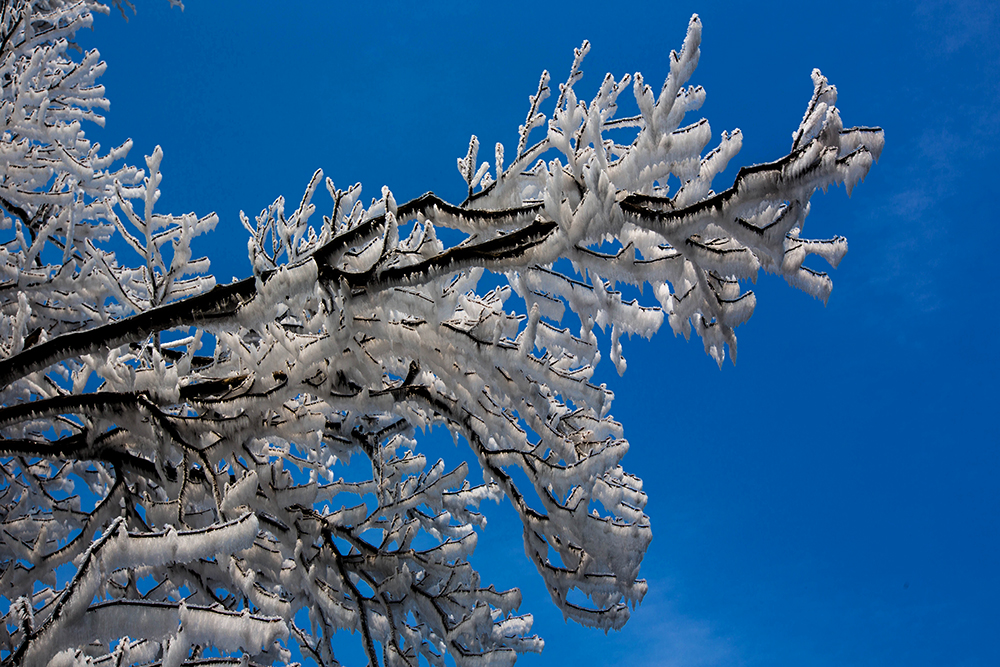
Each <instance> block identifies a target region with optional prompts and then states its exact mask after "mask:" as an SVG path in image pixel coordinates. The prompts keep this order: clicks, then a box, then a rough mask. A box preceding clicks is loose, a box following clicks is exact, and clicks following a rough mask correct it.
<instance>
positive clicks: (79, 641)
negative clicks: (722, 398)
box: [0, 0, 882, 666]
mask: <svg viewBox="0 0 1000 667" xmlns="http://www.w3.org/2000/svg"><path fill="white" fill-rule="evenodd" d="M172 1H173V0H172ZM174 4H179V3H174ZM0 7H2V12H3V16H2V33H0V68H2V69H0V79H2V82H3V89H2V91H3V92H2V96H0V121H2V123H3V128H2V135H0V176H2V181H0V209H2V212H3V216H2V223H3V229H4V230H6V232H5V233H6V236H5V237H4V243H3V244H2V245H0V272H2V275H0V281H2V282H0V329H2V331H3V334H4V335H3V336H2V337H0V387H3V389H2V390H0V394H2V407H0V438H2V439H0V443H2V444H0V457H2V458H0V473H2V474H0V601H2V602H3V603H4V604H5V605H6V606H5V607H3V609H2V611H3V613H5V616H4V622H3V623H0V661H2V664H3V665H6V664H25V665H67V666H68V665H95V666H96V665H108V666H110V665H132V664H146V663H159V664H163V665H183V664H192V665H193V664H199V663H201V662H202V661H203V660H208V658H205V657H204V655H205V654H204V651H205V650H207V649H209V648H211V649H212V650H214V651H217V652H218V653H221V655H223V656H224V657H223V658H212V659H211V660H212V661H213V662H212V664H216V663H219V664H221V663H225V664H232V665H236V664H248V661H249V660H253V661H255V662H259V663H274V662H278V663H282V664H284V663H287V662H288V661H289V660H290V659H291V653H290V651H289V645H290V644H291V643H296V644H297V645H298V646H299V647H300V649H301V651H302V652H303V654H304V655H307V656H310V657H312V658H313V659H315V660H316V661H317V662H318V663H319V664H322V665H335V664H338V663H337V660H336V656H335V649H336V646H337V642H338V641H340V639H339V638H337V637H335V635H337V633H338V632H339V631H342V630H347V631H348V632H350V633H356V636H357V637H358V639H359V640H360V641H361V642H362V644H363V646H364V649H365V651H366V654H367V656H368V660H369V661H370V662H371V663H372V664H373V665H374V664H379V663H381V664H385V665H393V666H395V665H417V664H420V662H421V661H422V660H423V661H426V662H428V663H430V664H433V665H442V664H444V657H445V655H446V654H450V655H451V656H452V658H453V659H454V660H455V662H456V663H457V664H459V665H496V664H512V663H513V662H514V660H515V659H516V656H517V655H518V654H519V653H521V652H525V651H538V650H540V649H541V647H542V641H541V640H540V639H539V638H537V637H534V636H532V635H531V634H530V632H531V616H530V615H518V614H517V613H516V610H517V608H518V606H519V604H520V593H519V592H518V591H517V590H511V591H502V592H501V591H496V590H495V589H494V588H493V587H492V586H489V585H484V584H483V583H482V582H481V581H480V577H479V575H478V573H477V572H476V571H475V570H474V569H473V568H472V566H471V564H470V557H471V555H472V553H473V550H474V548H475V545H476V537H477V533H476V531H475V529H476V528H482V527H483V526H485V523H486V520H485V518H484V517H483V515H482V514H481V513H480V512H479V507H480V505H481V503H482V502H483V501H485V500H493V501H501V500H503V499H504V498H506V499H508V500H509V502H510V503H511V504H512V505H513V507H514V508H515V509H516V511H517V512H518V514H519V516H520V518H521V522H522V524H523V527H524V532H523V541H524V547H525V552H526V554H527V557H528V558H529V560H530V561H531V562H532V563H533V564H534V565H535V566H536V568H537V569H538V571H539V572H540V573H541V575H542V576H543V578H544V580H545V584H546V586H547V588H548V590H549V592H550V594H551V596H552V599H553V601H554V602H555V604H557V605H558V606H559V607H560V609H561V610H562V611H563V613H564V614H565V615H566V616H567V617H568V618H572V619H574V620H576V621H578V622H580V623H583V624H585V625H588V626H592V627H597V628H602V629H604V630H608V629H617V628H620V627H621V626H622V625H623V624H624V623H625V622H626V621H627V619H628V617H629V607H630V606H633V607H634V606H635V605H637V604H639V603H640V602H641V600H642V598H643V596H644V594H645V592H646V584H645V582H644V581H643V580H641V579H639V578H638V576H639V566H640V563H641V560H642V557H643V554H644V553H645V550H646V548H647V546H648V544H649V541H650V537H651V533H650V527H649V521H648V518H647V517H646V516H645V514H644V513H643V507H644V505H645V502H646V496H645V494H644V492H643V490H642V482H641V481H640V480H639V479H638V478H637V477H635V476H633V475H630V474H629V473H627V472H625V471H624V469H623V468H622V466H621V462H622V459H623V457H624V455H625V453H626V452H627V450H628V442H627V441H626V440H625V439H624V437H623V430H622V427H621V425H620V424H618V423H617V422H615V421H614V420H613V419H612V417H611V416H610V414H609V411H610V408H611V403H612V398H613V395H612V393H611V392H610V391H609V390H608V389H607V388H606V387H604V386H603V385H601V386H596V385H595V384H593V383H592V382H591V378H592V375H593V373H594V368H595V367H596V365H597V364H598V362H599V361H600V359H601V351H600V348H601V347H602V346H604V347H605V348H606V350H605V354H610V358H611V361H612V363H614V365H615V366H616V368H617V369H618V371H619V372H624V371H625V368H626V361H625V357H624V355H623V350H622V344H621V338H622V336H623V335H629V336H630V335H632V334H638V335H641V336H644V337H649V336H652V335H653V334H654V333H655V332H656V331H657V330H658V329H659V327H660V326H661V325H662V323H663V321H664V318H666V321H667V322H668V323H669V325H670V327H671V328H672V329H673V331H674V332H675V333H682V334H684V335H685V336H689V335H690V333H691V332H692V331H694V333H696V334H698V335H699V336H700V337H701V338H702V339H703V341H704V343H705V349H706V351H707V352H708V353H709V354H710V355H711V356H713V357H714V358H715V359H716V360H717V361H718V362H719V363H720V364H721V363H722V361H723V359H724V356H725V349H726V347H727V346H728V348H729V349H730V353H731V354H732V355H733V356H735V349H736V338H735V335H734V329H735V327H736V326H737V325H739V324H741V323H743V322H744V321H746V320H747V319H748V318H749V317H750V315H751V314H752V312H753V307H754V303H755V300H754V296H753V294H752V293H751V292H748V291H747V292H745V291H743V288H742V285H743V284H745V281H746V280H753V279H754V278H755V277H756V275H757V273H758V272H759V271H760V270H761V269H764V270H765V271H770V272H774V273H779V274H781V275H783V276H784V277H785V278H786V280H787V281H788V282H789V283H790V284H792V285H793V286H795V287H798V288H800V289H803V290H805V291H806V292H808V293H810V294H812V295H814V296H816V297H818V298H820V299H823V300H825V299H826V298H827V297H828V295H829V293H830V286H831V283H830V280H829V278H828V277H827V276H826V274H824V273H820V272H817V271H815V270H813V269H810V268H807V267H806V266H804V261H805V260H806V259H807V257H808V255H817V256H819V257H821V258H823V259H824V260H825V261H827V262H828V263H830V264H832V265H834V266H835V265H836V264H837V262H839V260H840V259H841V257H842V256H843V254H844V252H845V251H846V242H845V241H844V240H843V239H842V238H835V239H831V240H828V241H813V240H807V239H805V238H803V237H802V236H801V233H802V228H803V224H804V221H805V218H806V215H807V214H808V211H809V199H810V197H811V196H812V194H813V193H814V192H815V191H816V190H817V189H825V188H827V187H828V186H829V185H831V184H839V183H844V184H845V185H846V187H847V188H848V189H849V190H850V189H851V188H852V187H853V186H854V185H855V184H856V183H857V182H858V181H859V180H860V179H861V178H862V177H863V176H864V175H865V173H866V172H867V170H868V169H869V168H870V166H871V164H872V162H873V160H874V159H875V158H876V157H877V156H878V154H879V152H880V150H881V147H882V133H881V131H880V130H878V129H875V128H851V129H844V128H843V126H842V124H841V121H840V117H839V113H838V111H837V109H836V107H835V106H834V104H835V101H836V90H835V89H834V88H833V87H832V86H830V85H829V84H828V83H827V81H826V79H824V78H823V77H822V75H821V74H820V73H819V72H818V71H817V72H814V74H813V83H814V94H813V98H812V100H811V101H810V103H809V106H808V109H807V111H806V114H805V116H804V118H803V120H802V123H801V125H800V127H799V128H798V130H797V131H796V132H795V133H794V135H793V144H792V147H791V150H790V152H789V153H788V155H786V156H785V157H782V158H781V159H779V160H776V161H774V162H771V163H767V164H762V165H755V166H752V167H748V168H743V169H741V170H740V172H739V174H738V175H737V177H736V179H735V182H734V184H733V185H732V186H731V187H729V188H728V189H726V190H723V191H722V192H719V193H716V192H714V191H712V189H711V184H712V180H713V178H714V177H715V176H716V175H717V174H718V173H720V172H721V171H722V170H723V169H725V167H726V165H727V164H728V163H729V161H730V160H731V159H732V158H733V157H734V156H735V154H736V153H737V151H738V150H739V148H740V141H741V135H740V132H739V131H738V130H737V131H735V132H733V133H731V134H730V133H725V132H724V133H723V134H722V138H721V141H720V142H719V143H718V145H717V146H716V147H715V148H714V149H712V150H709V151H708V152H707V153H705V154H704V155H703V151H705V148H706V146H707V145H708V143H709V142H710V141H711V138H712V135H711V130H710V128H709V126H708V123H707V122H706V121H704V120H700V121H697V122H694V123H690V124H686V125H685V124H684V121H685V118H686V116H687V114H688V112H689V111H693V110H696V109H697V108H698V107H699V106H700V105H701V103H702V101H703V100H704V95H705V93H704V90H703V89H701V88H700V87H690V86H687V82H688V80H689V78H690V77H691V75H692V73H693V72H694V69H695V66H696V65H697V61H698V55H699V42H700V35H701V24H700V22H699V20H698V18H697V17H694V18H692V20H691V23H690V25H689V27H688V32H687V37H686V39H685V41H684V45H683V48H682V49H681V51H680V52H679V53H677V52H671V54H670V75H669V76H668V78H667V81H666V82H665V83H664V85H663V88H662V89H661V91H660V93H659V94H658V95H654V92H653V90H652V89H651V88H650V87H649V86H648V85H646V84H645V83H644V82H643V79H642V77H641V76H640V75H638V74H636V75H635V76H634V77H632V76H628V75H626V76H624V77H622V78H621V79H619V80H616V79H615V78H614V77H613V76H611V75H610V74H609V75H608V76H607V77H605V79H604V80H603V82H602V84H601V86H600V87H599V89H598V92H597V94H596V95H595V96H594V97H593V99H592V100H590V101H589V102H587V101H584V100H581V99H578V97H577V93H576V88H575V86H576V84H577V82H578V80H579V79H580V77H581V76H582V69H581V65H582V61H583V59H584V57H585V56H586V54H587V51H588V50H589V45H588V44H587V43H584V45H583V46H582V47H581V48H580V49H578V50H577V51H576V54H575V59H574V61H573V65H572V68H571V71H570V76H569V77H568V79H567V80H566V82H565V83H563V84H560V86H559V89H558V97H557V100H556V103H555V108H554V109H553V110H552V111H551V115H550V116H546V115H545V113H544V112H543V111H542V109H543V106H544V103H545V102H546V100H547V98H548V97H549V95H550V88H549V80H550V77H549V75H548V73H547V72H546V73H544V74H543V75H542V78H541V80H540V82H539V86H538V89H537V91H536V92H535V94H534V95H532V96H531V98H530V109H529V112H528V116H527V118H526V120H525V123H524V125H522V126H521V128H520V135H519V140H518V145H517V148H516V151H515V152H514V154H513V155H507V156H506V160H507V163H505V151H504V147H503V146H502V145H501V144H497V146H496V149H495V153H494V157H495V161H494V162H493V163H490V162H483V163H481V164H479V165H478V166H477V162H478V151H479V141H478V139H477V138H476V137H473V138H472V140H471V141H470V144H469V148H468V151H467V153H466V155H465V157H463V158H460V159H459V160H458V168H459V172H460V173H461V175H462V178H463V179H464V180H465V181H466V184H467V186H468V197H467V199H466V200H465V201H464V202H462V203H461V204H460V205H454V204H450V203H447V202H445V201H443V200H441V199H439V198H437V197H436V196H434V195H433V194H430V193H428V194H427V195H424V196H422V197H419V198H417V199H415V200H413V201H410V202H407V203H403V204H399V203H397V202H396V201H395V199H394V197H393V195H392V193H391V192H390V191H389V190H388V189H383V190H382V193H381V196H380V197H379V198H377V199H375V200H373V201H372V202H371V204H370V205H369V206H367V207H366V206H365V205H364V204H363V203H362V201H361V187H360V185H355V186H353V187H350V188H348V189H346V190H342V189H338V188H336V187H335V186H334V184H333V183H332V182H331V181H330V180H329V179H324V177H323V175H322V173H321V172H317V173H316V174H315V176H314V177H313V179H312V180H311V181H310V183H309V185H308V186H307V188H306V192H305V194H304V196H303V198H302V199H301V202H300V203H299V204H298V206H297V207H296V208H295V209H294V210H290V207H286V205H285V200H284V199H283V198H279V199H278V200H276V201H275V203H274V204H273V205H271V206H270V207H268V208H267V209H265V210H264V211H262V212H261V213H260V215H258V216H256V220H255V222H251V221H250V219H249V218H248V217H246V216H242V219H243V223H244V225H245V226H246V228H247V230H248V232H249V233H250V238H249V241H248V251H249V254H250V259H251V262H252V265H253V269H254V276H253V277H252V278H248V279H246V280H244V281H240V282H235V283H232V284H229V285H219V286H216V285H215V282H214V280H213V279H212V278H211V277H210V276H208V275H206V271H207V269H208V260H206V259H195V258H194V257H193V254H192V250H191V242H192V239H193V238H194V237H195V236H197V235H200V234H203V233H205V232H208V231H210V230H211V229H212V228H213V227H214V225H215V222H216V218H215V216H214V215H211V216H206V217H202V218H199V217H198V216H195V215H193V214H189V215H185V216H169V215H162V214H159V213H156V212H154V207H155V204H156V200H157V198H158V197H159V192H160V191H159V187H160V184H161V178H162V176H161V172H160V163H161V160H162V157H163V156H162V152H161V151H160V150H159V149H157V150H156V151H155V152H154V154H153V155H152V156H150V157H148V158H147V159H146V168H147V170H148V175H147V174H146V173H144V172H143V171H140V170H138V169H134V168H131V167H119V168H117V169H112V165H113V164H117V163H118V162H119V161H120V159H121V158H123V157H124V156H125V154H126V153H127V151H128V148H129V146H128V145H127V144H126V145H124V146H122V147H119V148H117V149H114V150H112V151H111V152H109V153H107V154H102V153H101V152H100V149H99V147H98V146H96V145H91V144H90V143H89V142H88V141H87V140H86V139H85V138H84V133H83V131H82V129H81V124H80V123H81V121H84V120H89V121H93V122H101V117H100V115H99V111H100V110H101V109H104V108H106V106H107V101H106V100H105V99H104V98H103V89H102V88H101V87H100V86H99V85H97V84H96V83H95V81H96V78H97V76H98V75H99V74H100V73H101V71H102V70H103V68H104V64H103V63H101V62H100V61H99V56H98V54H97V53H96V52H90V53H86V54H83V55H82V56H81V57H80V58H79V59H77V60H73V59H72V58H70V56H69V55H68V51H67V48H68V46H69V40H70V39H71V38H72V35H73V33H74V32H75V31H76V30H78V29H79V28H81V27H86V26H89V25H90V20H91V12H92V11H95V10H104V9H105V8H103V7H102V6H100V5H98V4H96V3H94V2H90V1H87V0H85V1H83V2H64V1H61V0H11V1H9V2H4V3H2V5H0ZM629 84H631V86H630V85H629ZM628 91H631V95H632V96H633V97H634V99H635V101H636V104H637V106H638V109H639V113H638V114H637V115H635V116H631V117H625V118H617V117H616V116H615V114H616V112H617V108H618V98H619V96H620V95H621V94H622V93H627V92H628ZM534 130H542V131H544V136H543V137H542V138H541V140H539V141H538V142H537V143H535V144H530V142H529V138H530V137H531V135H532V134H533V131H534ZM623 133H625V134H627V135H628V137H629V139H628V142H627V143H620V141H621V137H622V136H623ZM611 136H614V137H615V138H614V139H613V138H610V137H611ZM321 186H325V190H326V192H327V193H328V194H329V196H330V198H331V199H332V208H331V209H330V213H329V215H325V216H322V222H319V221H318V220H316V218H315V213H316V205H315V204H314V203H313V200H314V199H315V198H316V195H317V193H318V192H319V191H320V190H321V189H324V188H321ZM112 237H115V238H114V239H112ZM113 242H115V243H117V245H112V243H113ZM112 248H114V249H115V250H113V249H112ZM126 255H127V256H128V258H127V260H126V263H120V262H121V258H123V257H125V256H126ZM130 267H134V268H130ZM484 285H485V286H484ZM619 285H630V286H635V287H640V288H642V287H644V286H648V287H649V288H650V289H651V291H652V294H653V297H654V298H655V302H653V303H650V304H641V303H639V302H638V301H637V300H628V299H626V298H625V297H624V296H623V295H622V293H621V291H619V289H618V286H619ZM570 326H572V327H573V329H570V328H569V327H570ZM598 329H599V330H600V332H599V331H598ZM599 333H600V334H601V336H608V337H609V338H610V341H607V342H603V343H602V339H601V337H599ZM199 353H200V354H199ZM438 426H440V427H444V428H446V429H448V430H449V431H451V433H452V434H453V435H454V436H455V438H456V440H458V439H459V437H461V439H463V440H464V441H466V442H467V443H468V444H469V446H470V447H471V450H472V453H473V455H474V457H475V460H476V461H477V462H478V464H479V467H480V468H481V473H482V476H483V480H484V482H483V483H482V484H479V485H473V484H472V483H470V481H468V480H467V476H468V475H469V471H468V467H467V465H466V464H464V463H463V464H461V465H459V466H458V467H457V468H454V469H450V470H449V468H448V467H447V466H446V465H445V463H444V462H443V461H440V460H438V461H430V460H428V459H427V458H426V457H425V456H424V455H423V454H421V453H420V452H419V446H418V442H417V438H418V436H419V435H420V434H422V433H424V432H426V431H427V429H429V428H431V427H438ZM352 459H353V463H352ZM345 475H346V476H347V478H348V479H346V480H345V478H344V476H345ZM67 572H70V573H71V574H69V575H67V574H66V573H67ZM303 610H305V611H304V612H303ZM300 612H303V613H300ZM343 636H344V633H341V635H340V636H339V637H341V638H342V637H343ZM225 656H228V657H225ZM421 656H422V659H421Z"/></svg>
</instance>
